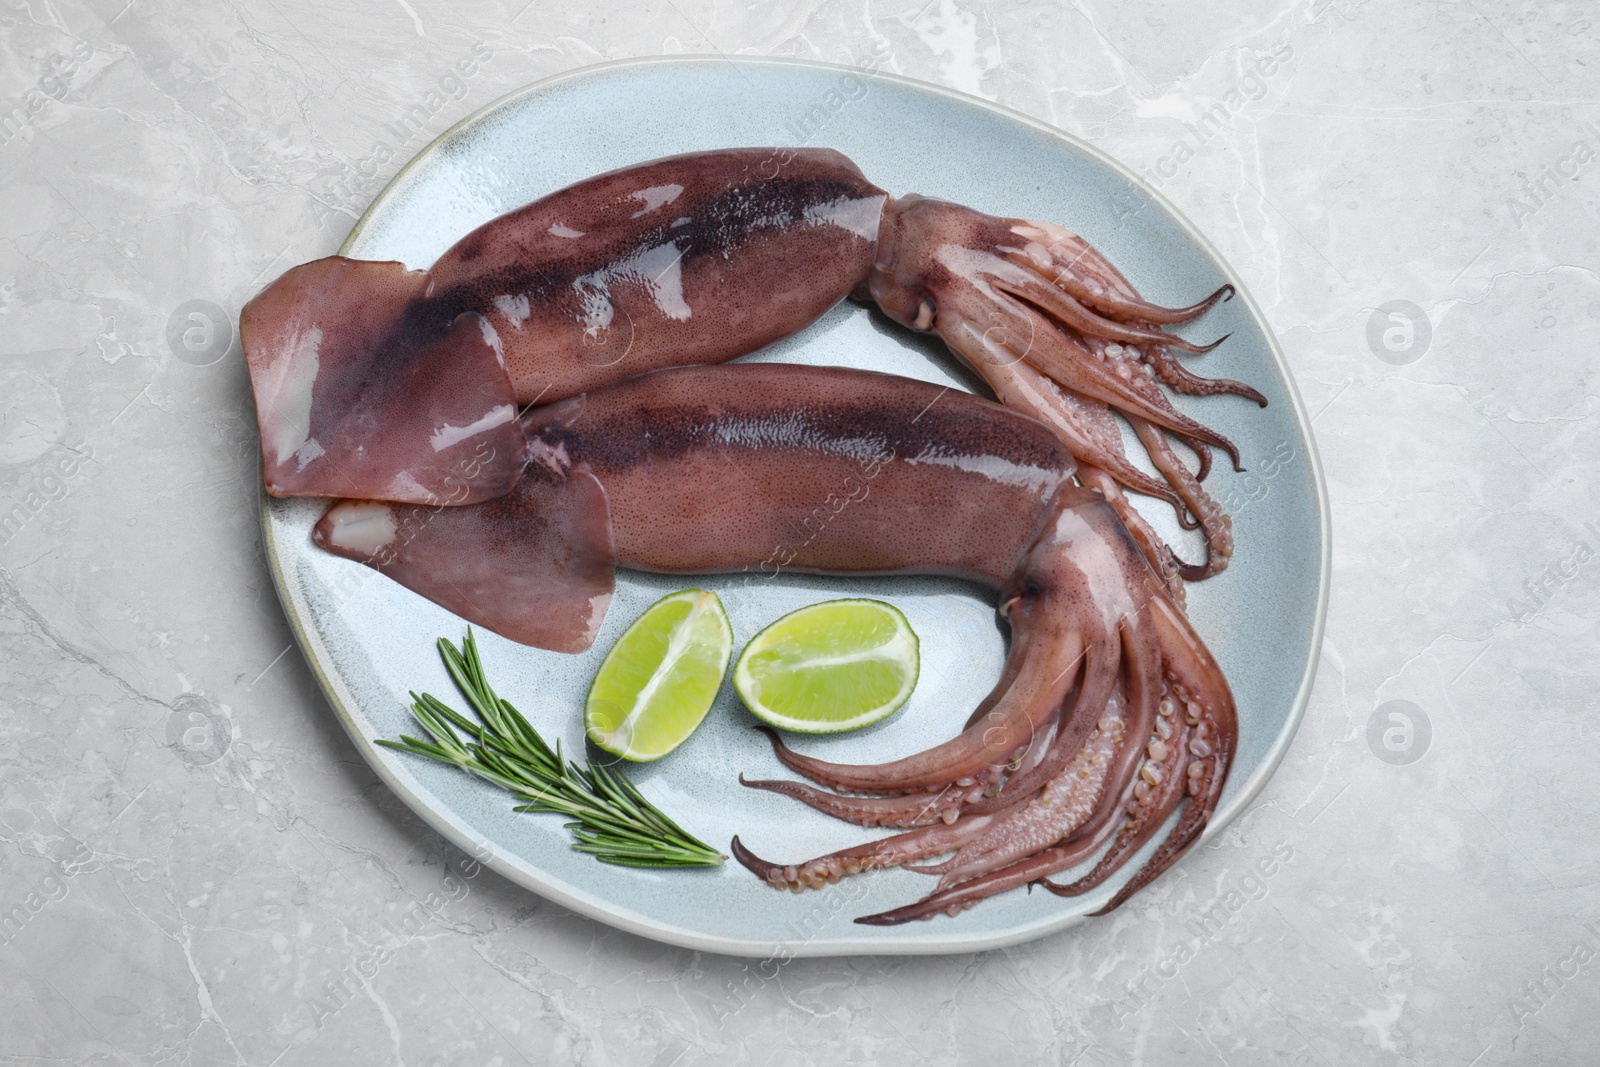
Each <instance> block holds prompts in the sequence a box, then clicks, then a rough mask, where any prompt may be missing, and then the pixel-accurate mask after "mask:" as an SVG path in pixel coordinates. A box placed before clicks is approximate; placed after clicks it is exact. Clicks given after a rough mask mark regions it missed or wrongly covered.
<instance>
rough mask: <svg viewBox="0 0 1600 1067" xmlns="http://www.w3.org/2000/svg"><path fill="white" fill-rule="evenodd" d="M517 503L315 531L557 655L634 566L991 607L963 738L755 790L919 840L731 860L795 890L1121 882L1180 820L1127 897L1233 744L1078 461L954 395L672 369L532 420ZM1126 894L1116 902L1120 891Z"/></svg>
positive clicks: (1227, 716)
mask: <svg viewBox="0 0 1600 1067" xmlns="http://www.w3.org/2000/svg"><path fill="white" fill-rule="evenodd" d="M517 425H518V428H519V430H520V432H521V433H522V434H523V435H524V438H525V441H526V445H525V451H526V454H527V456H528V457H529V458H528V460H527V463H526V465H525V467H524V468H523V469H522V471H521V473H520V477H519V478H517V479H516V481H515V482H514V485H513V486H512V487H511V488H510V490H509V491H508V492H505V493H503V494H502V495H499V496H495V497H491V498H489V499H485V500H482V501H480V502H478V503H474V504H466V505H460V506H448V507H444V506H438V505H437V504H418V503H398V502H393V501H382V500H371V499H356V500H344V501H341V502H339V503H336V504H334V505H333V506H332V507H331V508H330V509H329V510H328V512H327V513H326V514H325V515H324V516H323V518H322V519H321V521H320V522H318V524H317V525H316V528H315V531H314V535H313V536H314V539H315V540H316V542H317V543H318V544H319V545H321V546H323V547H324V548H326V549H328V550H330V551H332V552H334V553H337V554H339V555H342V556H345V557H348V558H352V559H355V560H359V561H361V562H363V563H365V564H368V565H369V566H372V567H375V568H377V569H378V570H380V571H381V572H382V573H384V574H387V575H389V576H390V577H392V578H394V579H395V580H397V581H399V582H401V583H402V584H404V585H406V586H408V587H409V588H411V589H413V590H415V591H417V592H418V593H420V594H422V595H423V596H426V597H428V598H429V599H432V600H434V601H435V602H437V603H439V604H442V605H443V606H445V607H447V608H449V609H450V610H452V611H454V612H456V613H458V614H459V615H462V616H463V617H465V618H466V619H468V620H469V621H471V622H473V623H476V624H479V625H482V626H484V627H486V628H489V629H492V630H495V631H497V632H498V633H501V634H503V635H505V636H507V637H509V638H512V639H514V640H517V641H521V642H524V643H527V644H531V645H537V646H539V647H543V648H550V649H558V650H562V651H576V650H581V649H583V648H586V647H588V646H589V645H590V643H591V642H592V641H593V640H594V637H595V634H596V631H597V629H598V627H599V624H600V621H601V620H602V618H603V617H604V614H605V611H606V608H607V606H608V604H609V601H610V598H611V594H612V591H613V588H614V580H615V568H616V567H618V566H621V567H629V568H634V569H638V570H644V571H652V572H657V573H670V574H680V573H682V574H690V573H718V572H720V573H728V572H752V573H755V574H759V575H766V574H770V573H776V572H777V571H778V570H781V569H791V570H797V571H804V572H810V573H821V574H834V575H886V574H939V575H948V576H954V577H958V578H962V579H966V580H968V581H971V582H975V583H978V584H979V585H981V586H984V587H986V588H988V589H990V590H992V591H994V592H995V593H996V594H997V596H998V607H999V614H1000V616H1001V618H1002V619H1004V620H1005V621H1006V623H1007V624H1008V625H1009V627H1010V647H1009V651H1008V654H1007V661H1006V664H1005V668H1004V671H1003V673H1002V676H1001V679H1000V681H999V683H998V685H997V686H996V687H995V689H994V691H993V692H992V693H991V694H990V695H989V696H988V697H987V698H985V700H984V701H983V702H982V703H981V704H980V706H979V707H978V709H977V710H976V711H975V712H974V714H973V717H972V719H971V721H970V723H969V725H968V726H967V727H966V728H965V729H964V730H963V731H962V732H961V733H959V734H958V735H957V736H956V737H954V738H952V739H950V740H948V741H945V742H943V743H941V744H937V745H934V746H933V747H931V748H928V749H925V750H923V751H920V752H915V753H910V754H907V755H905V756H903V757H901V758H899V759H895V760H892V761H890V762H887V763H882V764H876V765H848V764H840V763H831V762H826V761H823V760H820V759H817V758H815V757H812V756H808V755H805V754H802V753H799V752H795V751H792V750H790V749H789V748H788V747H787V746H785V745H784V744H783V743H782V742H781V741H779V740H777V739H776V737H775V736H774V739H773V741H774V748H775V751H776V752H777V754H778V757H779V759H780V760H781V761H782V762H783V763H784V764H785V765H786V766H788V767H789V768H790V769H791V770H793V771H794V772H796V773H798V774H800V775H802V776H804V777H806V778H808V779H810V780H811V782H812V783H814V784H809V785H807V784H800V783H774V782H749V783H747V784H749V785H752V786H756V787H760V788H768V789H772V790H774V791H777V792H781V793H784V794H785V795H788V796H791V797H793V798H795V799H797V800H800V801H802V802H804V803H807V804H811V805H812V806H813V807H815V808H817V809H818V810H821V811H824V812H826V813H828V814H830V815H834V816H837V817H839V818H842V819H847V820H849V821H852V822H856V823H860V824H863V825H869V826H870V825H889V826H901V827H907V828H908V829H907V830H906V832H904V833H900V834H896V835H894V836H891V837H888V838H884V839H882V840H879V841H873V842H868V843H866V844H863V845H861V846H858V847H856V848H853V849H848V850H845V851H844V852H841V853H835V854H833V855H830V856H823V857H819V858H817V859H813V860H810V861H808V862H804V863H800V864H777V863H769V862H767V861H765V860H762V859H760V858H758V857H757V856H755V855H754V854H753V853H752V852H751V851H750V850H749V849H748V848H747V847H746V846H745V845H744V843H743V842H741V841H739V840H738V839H737V838H735V840H734V843H733V851H734V853H735V855H736V857H737V858H738V859H739V860H740V861H741V862H742V863H743V864H744V865H745V866H746V867H748V868H749V869H750V870H752V871H754V872H755V873H756V874H757V875H758V876H760V877H761V878H762V879H764V880H765V881H767V882H768V883H770V884H772V885H773V886H776V887H780V888H791V889H801V888H805V887H812V886H820V885H822V884H825V883H826V882H829V881H835V880H837V879H838V878H839V877H842V876H844V875H846V874H850V873H854V872H856V871H861V870H868V869H872V868H876V867H884V866H896V865H899V864H902V863H910V862H913V861H917V860H923V859H932V858H934V857H937V856H940V855H945V854H951V853H953V855H951V856H950V858H949V859H948V860H947V861H945V862H944V863H942V864H938V865H936V866H935V868H934V873H939V874H940V875H941V876H942V877H941V880H940V883H939V885H938V887H937V888H936V889H935V891H934V893H933V894H932V895H931V896H929V897H928V898H927V899H925V900H923V901H921V902H918V903H916V904H912V905H909V906H907V907H906V908H902V909H899V910H897V911H895V912H891V913H886V914H885V915H882V916H875V917H867V918H866V919H864V920H861V921H866V922H873V923H886V922H900V921H904V920H906V919H910V918H917V917H926V916H931V915H933V914H936V913H939V912H950V913H954V912H955V911H959V910H960V909H961V908H963V907H966V906H969V905H971V904H972V903H975V902H976V901H978V900H980V899H982V898H984V897H986V896H989V895H992V894H993V893H997V892H1000V891H1002V890H1004V889H1008V888H1011V887H1012V886H1015V885H1021V884H1026V883H1033V882H1041V881H1043V880H1046V879H1048V877H1049V876H1050V875H1052V874H1055V873H1057V872H1059V871H1062V870H1065V869H1067V868H1069V867H1072V866H1074V865H1076V864H1078V863H1080V862H1083V861H1084V860H1086V859H1088V858H1090V857H1091V856H1093V855H1094V854H1095V853H1096V852H1097V851H1098V850H1099V849H1100V848H1101V847H1102V846H1105V844H1106V842H1107V841H1109V842H1110V844H1109V847H1108V848H1107V849H1106V851H1105V853H1104V856H1103V858H1102V859H1101V860H1100V861H1099V863H1098V865H1097V866H1096V867H1095V868H1094V869H1093V871H1092V872H1091V873H1090V874H1089V875H1087V876H1086V877H1084V878H1082V879H1079V880H1078V881H1077V882H1074V883H1071V884H1069V885H1065V886H1050V888H1051V889H1052V891H1055V892H1059V893H1063V894H1068V895H1071V894H1076V893H1081V892H1086V891H1088V890H1089V889H1091V888H1094V887H1095V886H1098V885H1100V884H1101V883H1102V882H1104V881H1105V880H1106V879H1108V878H1109V877H1111V876H1112V875H1113V874H1114V873H1116V871H1117V870H1118V869H1119V868H1120V867H1121V866H1122V865H1124V864H1125V863H1127V862H1128V861H1129V860H1130V859H1132V858H1133V856H1134V855H1135V854H1136V853H1138V852H1139V851H1140V849H1141V848H1142V847H1143V846H1144V845H1145V844H1146V843H1147V842H1149V841H1150V840H1152V839H1153V838H1154V836H1155V835H1156V834H1157V833H1158V832H1159V830H1160V828H1161V827H1162V825H1163V823H1164V822H1165V821H1166V820H1167V818H1168V816H1169V815H1171V814H1172V813H1173V812H1176V811H1178V810H1179V809H1180V808H1182V809H1183V810H1182V812H1181V814H1180V815H1179V817H1178V822H1177V826H1176V829H1174V830H1173V831H1172V833H1171V835H1170V836H1168V837H1167V838H1166V839H1165V841H1164V843H1163V844H1162V845H1160V846H1159V847H1158V849H1157V851H1156V853H1155V854H1154V856H1153V858H1152V859H1150V860H1149V861H1148V862H1147V863H1146V864H1145V865H1144V866H1143V867H1142V868H1141V869H1140V870H1139V871H1138V872H1137V873H1136V874H1135V875H1134V876H1133V879H1132V881H1130V882H1129V883H1128V885H1129V886H1133V887H1135V888H1137V887H1138V886H1142V885H1144V884H1145V883H1147V882H1148V881H1149V880H1150V879H1152V878H1154V877H1155V876H1156V875H1158V874H1159V873H1160V872H1161V871H1162V870H1164V869H1165V868H1166V867H1167V866H1169V865H1170V864H1171V863H1173V862H1174V861H1175V860H1176V859H1177V858H1178V856H1179V855H1181V854H1182V852H1183V851H1184V850H1185V849H1186V848H1187V847H1188V846H1189V845H1190V844H1192V843H1193V841H1194V840H1196V839H1197V837H1198V836H1199V832H1200V830H1202V829H1203V828H1204V826H1205V824H1206V820H1207V819H1208V818H1209V816H1210V815H1211V813H1212V811H1213V810H1214V809H1215V807H1216V804H1217V799H1218V796H1219V794H1220V792H1221V790H1222V787H1223V783H1224V782H1225V780H1226V778H1227V774H1228V767H1229V764H1230V761H1231V759H1232V754H1233V752H1234V750H1235V748H1236V744H1237V721H1236V716H1235V712H1234V704H1233V697H1232V694H1231V692H1230V690H1229V688H1228V684H1227V682H1226V681H1225V680H1224V678H1223V676H1222V673H1221V671H1220V670H1219V669H1218V667H1217V665H1216V663H1215V662H1214V660H1213V659H1212V657H1211V655H1210V653H1209V652H1208V651H1207V650H1206V648H1205V646H1204V644H1203V643H1202V642H1201V640H1200V638H1199V637H1198V635H1196V633H1195V632H1194V630H1193V628H1192V627H1191V626H1190V624H1189V621H1188V619H1187V617H1186V616H1185V615H1184V613H1183V611H1182V610H1181V609H1180V608H1179V607H1178V605H1177V604H1176V603H1175V601H1174V600H1173V598H1172V596H1171V594H1170V593H1169V592H1168V590H1167V588H1166V586H1165V584H1164V583H1163V581H1162V580H1161V578H1160V576H1159V575H1158V574H1157V573H1156V572H1155V571H1154V570H1153V569H1152V567H1151V566H1150V565H1149V563H1148V562H1147V561H1146V559H1145V557H1144V555H1143V554H1142V552H1141V550H1140V549H1139V547H1138V545H1136V544H1135V543H1134V541H1133V540H1132V539H1131V538H1130V536H1129V534H1128V532H1127V530H1126V528H1125V527H1124V526H1123V524H1122V522H1121V520H1120V519H1118V517H1117V515H1116V513H1115V512H1114V510H1113V509H1112V507H1111V506H1110V504H1109V503H1108V502H1107V501H1106V499H1105V498H1104V497H1103V496H1101V495H1100V494H1099V493H1096V492H1094V491H1091V490H1088V489H1085V488H1083V487H1082V486H1081V485H1079V484H1077V483H1076V482H1075V481H1074V474H1075V471H1076V469H1077V466H1076V463H1075V460H1074V458H1073V454H1072V452H1071V451H1070V450H1069V448H1068V447H1067V446H1066V445H1065V444H1063V443H1062V441H1061V440H1060V438H1059V437H1058V436H1057V435H1056V434H1055V433H1054V432H1053V431H1052V429H1051V428H1049V427H1047V426H1046V425H1044V424H1043V423H1041V422H1039V421H1037V420H1035V419H1032V418H1029V417H1027V416H1024V415H1022V414H1019V413H1017V412H1015V411H1013V410H1010V409H1008V408H1005V407H1002V406H1000V405H998V404H996V403H994V402H992V401H989V400H985V399H983V398H980V397H977V396H973V395H971V394H969V393H965V392H962V391H960V390H948V389H941V388H940V387H939V386H936V385H931V384H928V383H924V382H917V381H912V380H909V379H904V378H899V377H895V376H892V375H886V374H878V373H875V372H870V371H861V370H851V369H845V368H838V367H806V366H798V365H791V364H777V363H766V364H731V365H727V366H697V367H676V368H668V369H662V370H656V371H652V372H650V373H646V374H642V375H638V376H635V377H632V378H629V379H627V380H625V381H622V382H619V383H617V384H614V385H609V386H606V387H604V388H598V389H593V390H592V391H588V392H582V393H579V394H577V395H575V396H572V397H568V398H566V399H563V400H560V401H557V402H555V403H552V404H545V405H541V406H538V407H535V408H532V409H530V410H528V411H526V412H525V413H523V414H522V415H521V416H520V418H519V419H518V424H517ZM1128 892H1131V890H1129V889H1126V888H1125V889H1124V890H1123V892H1122V895H1119V896H1118V897H1115V898H1113V901H1112V905H1113V906H1114V905H1115V904H1118V903H1120V902H1121V900H1122V899H1125V896H1126V894H1127V893H1128Z"/></svg>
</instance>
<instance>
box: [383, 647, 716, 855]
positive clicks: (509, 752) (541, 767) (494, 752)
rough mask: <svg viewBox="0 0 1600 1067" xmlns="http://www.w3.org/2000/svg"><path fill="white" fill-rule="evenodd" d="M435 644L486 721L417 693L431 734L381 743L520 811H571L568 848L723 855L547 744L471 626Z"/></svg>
mask: <svg viewBox="0 0 1600 1067" xmlns="http://www.w3.org/2000/svg"><path fill="white" fill-rule="evenodd" d="M438 647H439V655H440V656H442V657H443V658H444V665H445V669H446V670H448V671H449V672H450V677H451V679H452V680H453V681H454V682H455V684H456V688H457V689H459V690H460V691H461V695H462V696H464V697H466V699H467V702H468V703H469V704H471V705H472V709H473V710H474V711H475V712H477V714H478V718H479V720H480V721H479V722H477V723H475V722H473V721H471V720H470V719H468V718H467V717H466V716H465V715H462V714H461V713H460V712H458V711H456V710H455V709H454V708H452V707H450V706H449V705H448V704H446V703H445V702H444V701H442V700H440V699H438V698H437V697H435V696H433V695H432V694H429V693H423V694H422V695H421V696H418V695H417V694H416V693H412V694H411V714H412V715H413V716H414V717H415V718H416V720H417V722H418V723H419V724H421V726H422V728H423V730H425V731H426V732H427V734H428V736H429V737H430V738H432V740H431V741H424V740H420V739H418V738H415V737H408V736H406V735H403V734H402V735H401V737H400V740H399V741H385V740H379V741H378V744H380V745H383V746H384V747H386V748H394V749H399V750H400V751H401V752H411V753H414V754H416V755H418V756H426V757H428V758H429V759H433V760H438V761H439V762H440V763H448V764H450V765H451V766H454V767H460V768H461V769H462V770H464V771H469V772H471V773H472V774H475V775H477V776H478V777H480V778H483V779H485V780H487V781H490V782H493V783H494V784H496V785H498V786H501V787H503V788H505V789H507V790H509V791H510V792H511V793H512V795H514V796H515V797H516V798H517V799H518V800H520V801H522V803H521V804H519V805H517V807H516V808H515V810H516V811H533V812H548V813H551V814H555V815H565V816H567V817H568V818H570V819H571V820H572V821H571V822H569V823H567V829H568V830H570V831H571V832H572V836H573V838H574V840H573V844H572V847H573V848H574V849H576V850H577V851H579V852H587V853H589V854H590V855H592V856H593V857H594V858H595V859H597V860H599V861H600V862H601V863H611V864H615V865H617V866H619V867H655V868H665V867H715V866H717V865H718V864H720V863H721V862H722V861H723V860H724V859H726V858H727V857H726V856H724V855H723V854H722V853H721V852H718V851H717V850H716V849H714V848H712V847H711V846H709V845H707V844H706V843H705V842H703V841H701V840H700V839H699V838H696V837H694V836H692V835H691V834H689V833H687V832H686V831H685V830H684V829H683V828H682V827H680V826H679V825H678V824H677V823H675V822H673V821H672V820H671V819H669V818H667V816H666V814H665V813H664V812H662V811H661V809H660V808H657V807H656V806H655V805H654V804H652V803H650V801H648V800H646V799H645V797H644V794H643V793H640V792H639V789H638V787H637V786H635V785H634V784H633V783H632V782H631V781H629V780H628V777H627V776H626V775H625V774H623V773H622V772H621V771H620V770H617V769H615V768H612V767H606V766H596V765H595V764H593V763H588V765H587V766H585V767H579V766H578V765H577V764H576V763H572V762H570V761H568V760H567V759H566V758H565V757H563V756H562V754H561V743H560V742H559V741H558V742H557V743H556V747H555V748H554V749H551V747H550V746H549V745H547V744H546V743H545V740H544V738H542V737H540V736H539V732H538V731H537V730H535V729H534V728H533V726H532V725H531V724H529V722H528V720H527V719H525V718H523V717H522V713H521V712H519V711H517V709H516V708H514V707H512V706H511V703H510V701H507V700H505V699H504V698H502V697H500V696H499V695H497V694H496V693H495V691H494V688H493V687H492V686H490V685H489V679H488V678H486V677H485V676H484V672H483V661H482V660H481V659H480V658H479V657H478V642H477V641H476V640H475V639H474V638H473V636H472V630H471V628H470V627H469V628H468V629H467V639H466V640H465V641H464V642H462V647H461V648H460V649H457V648H456V646H455V645H453V644H451V643H450V641H449V640H448V639H446V638H443V637H441V638H440V639H439V645H438ZM458 731H459V732H458ZM463 736H465V738H467V740H463ZM586 762H587V761H586Z"/></svg>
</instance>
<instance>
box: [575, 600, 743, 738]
mask: <svg viewBox="0 0 1600 1067" xmlns="http://www.w3.org/2000/svg"><path fill="white" fill-rule="evenodd" d="M732 657H733V627H732V626H731V625H730V624H729V622H728V614H727V612H726V611H724V610H723V607H722V601H721V600H720V599H718V597H717V594H715V593H713V592H710V591H709V590H705V589H683V590H679V591H678V592H675V593H669V594H667V595H666V596H664V597H662V598H661V599H660V600H658V601H656V602H655V603H654V604H652V605H651V606H650V607H649V608H648V609H647V610H646V611H645V613H644V614H643V615H641V616H639V618H638V619H637V620H635V621H634V623H633V625H631V626H629V627H628V629H627V630H626V631H624V632H623V634H622V636H621V637H620V638H618V639H617V643H616V645H615V646H614V647H613V648H612V649H611V651H610V653H608V654H607V656H606V658H605V661H604V662H603V663H601V664H600V670H599V671H598V672H597V673H596V675H595V679H594V682H593V683H592V684H591V685H590V686H589V696H588V699H587V700H586V701H585V703H584V727H585V729H586V730H587V732H588V735H589V738H590V740H592V741H593V742H594V743H595V744H596V745H598V746H600V747H601V748H602V749H604V750H605V751H607V752H610V753H611V754H612V755H615V756H620V757H622V758H623V759H626V760H632V761H635V762H647V761H650V760H657V759H660V758H661V757H663V756H665V755H666V754H667V753H669V752H671V751H672V750H673V749H675V748H677V747H678V746H679V745H681V744H683V742H684V741H686V740H688V738H689V735H690V734H692V733H694V731H695V728H696V727H698V726H699V725H700V723H701V722H702V721H703V720H704V719H705V717H706V713H707V712H708V711H710V710H711V704H712V702H713V701H715V700H716V696H717V691H718V690H719V689H720V688H721V687H722V679H723V676H724V675H725V674H727V671H728V661H729V660H730V659H731V658H732Z"/></svg>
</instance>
